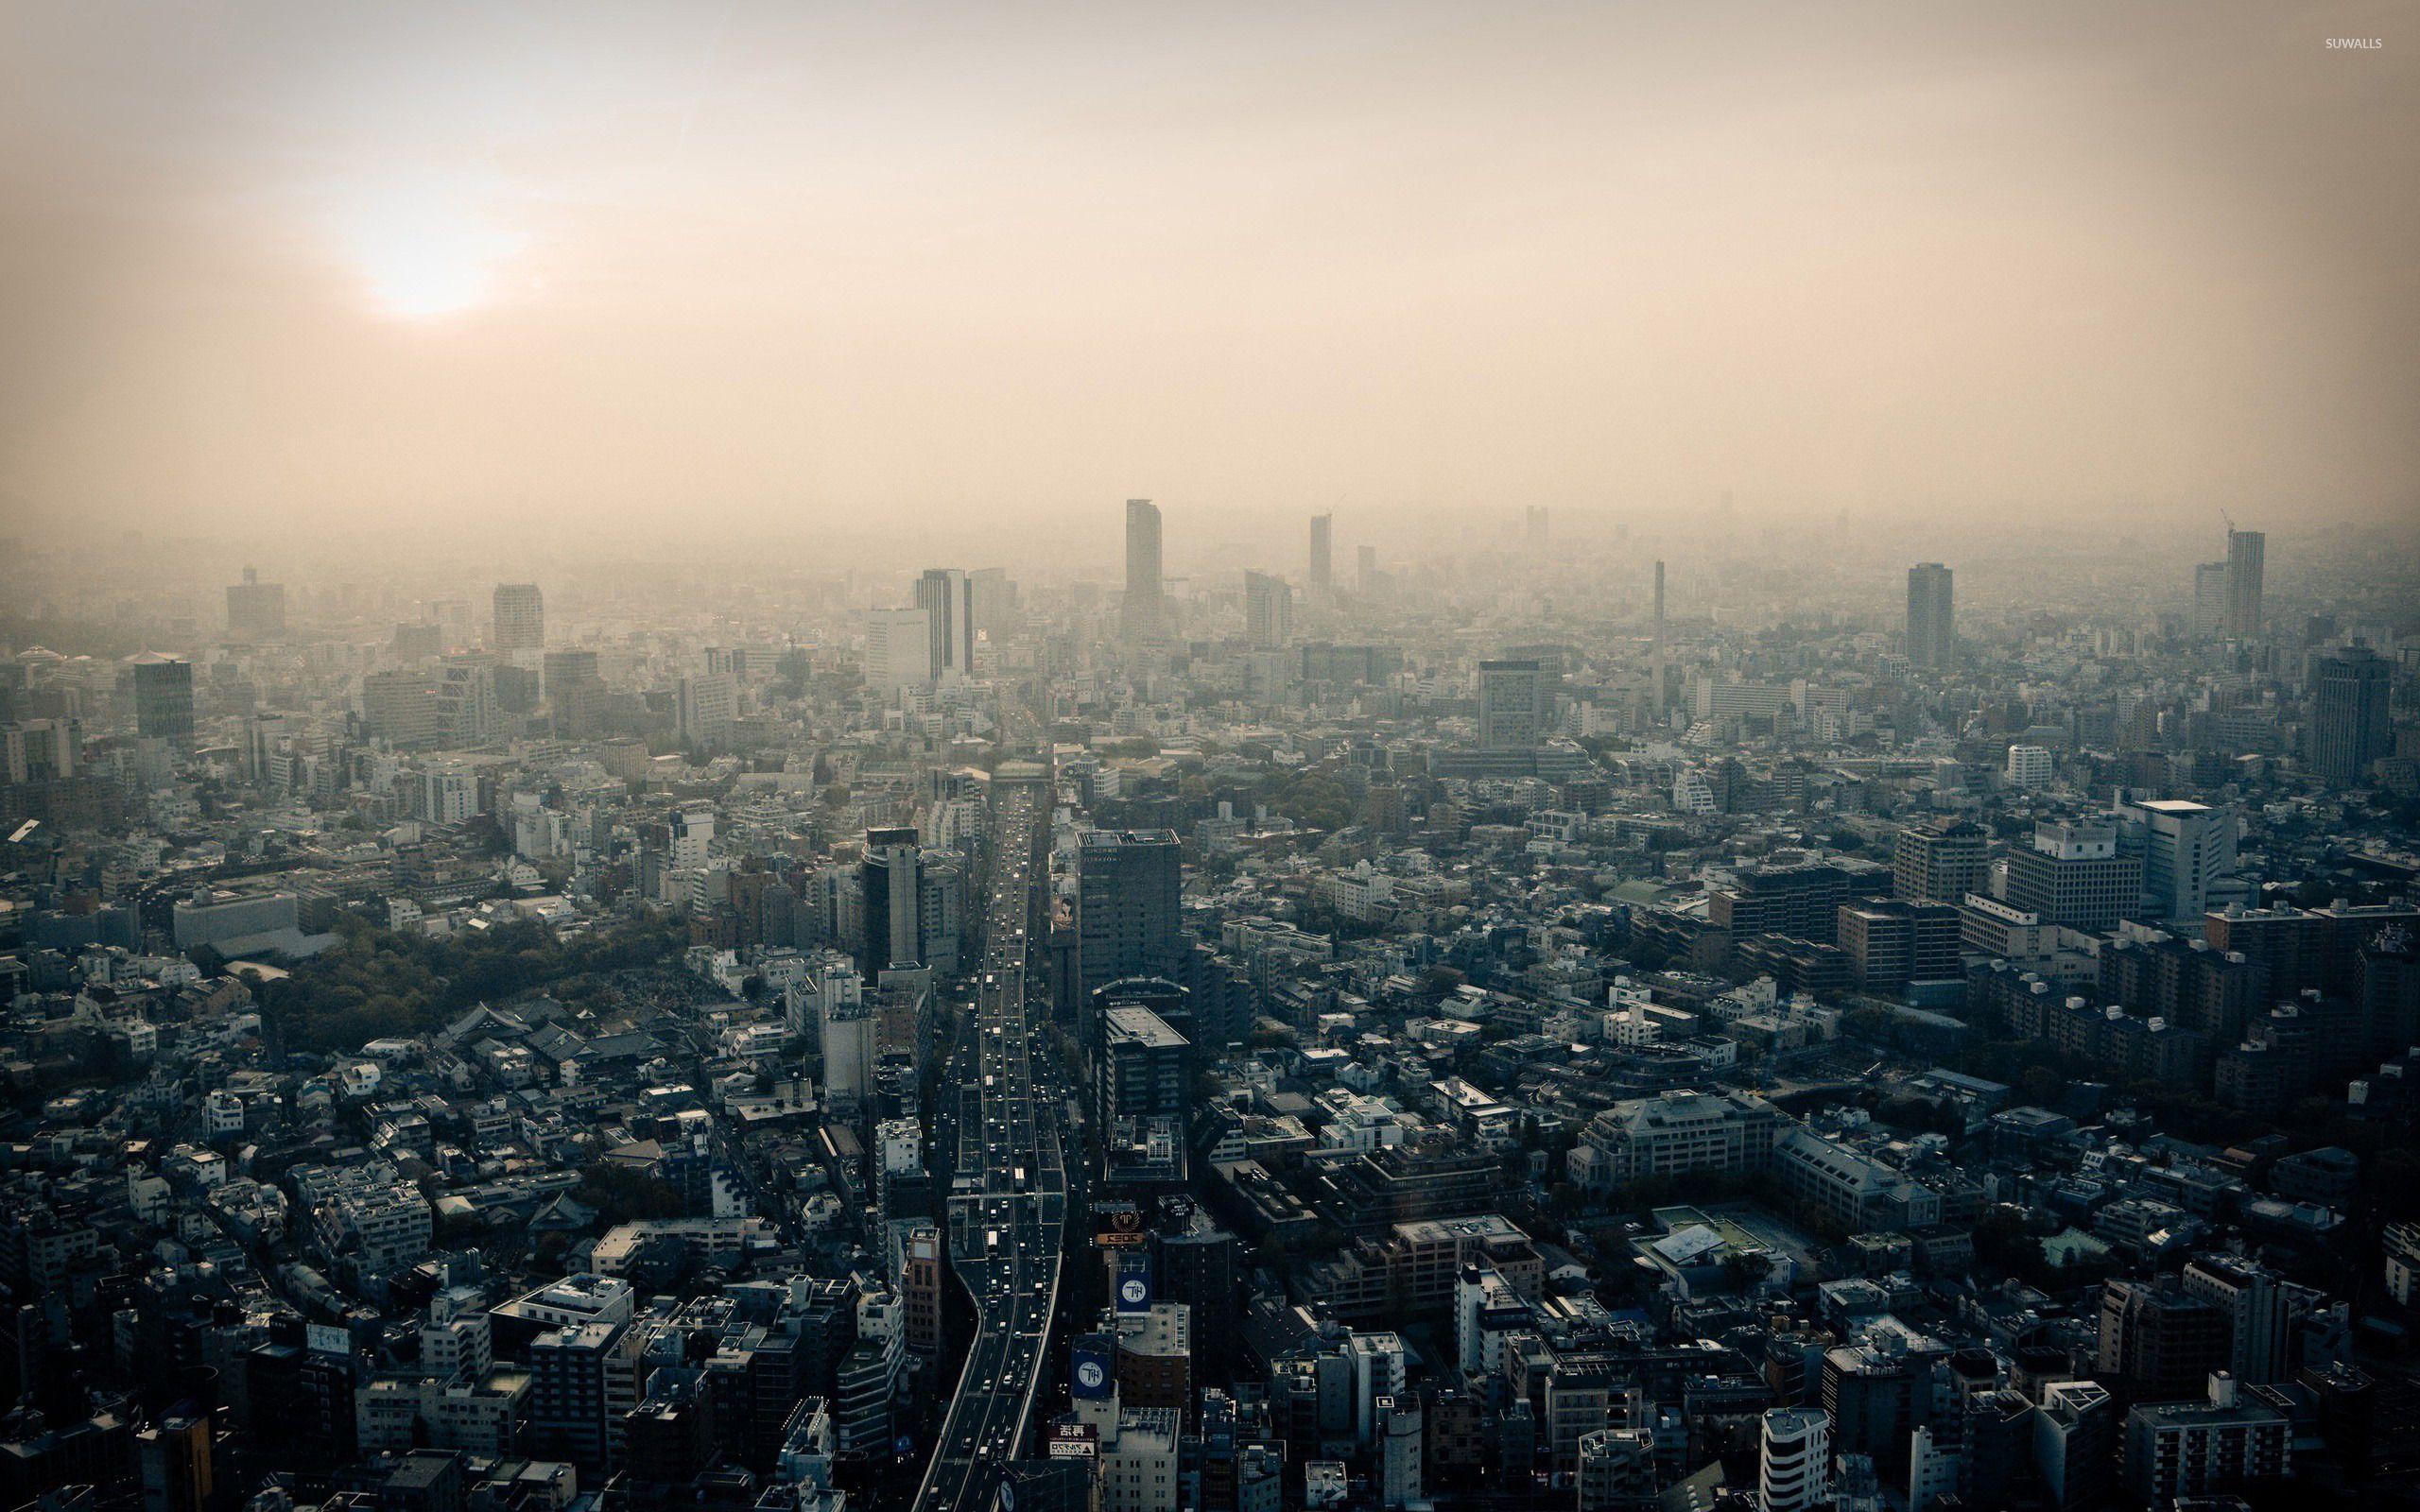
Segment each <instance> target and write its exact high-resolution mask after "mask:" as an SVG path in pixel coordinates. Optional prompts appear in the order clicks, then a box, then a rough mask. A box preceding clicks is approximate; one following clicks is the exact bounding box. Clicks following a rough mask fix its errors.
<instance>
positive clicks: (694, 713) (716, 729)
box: [674, 672, 739, 746]
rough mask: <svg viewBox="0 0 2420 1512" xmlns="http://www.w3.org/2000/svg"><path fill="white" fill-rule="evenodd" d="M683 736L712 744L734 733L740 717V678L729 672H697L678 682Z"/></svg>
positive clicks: (696, 742)
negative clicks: (734, 727) (734, 726)
mask: <svg viewBox="0 0 2420 1512" xmlns="http://www.w3.org/2000/svg"><path fill="white" fill-rule="evenodd" d="M674 693H675V698H676V701H677V704H678V710H677V713H678V717H679V720H680V730H681V738H682V739H683V741H685V742H687V743H688V744H690V745H692V746H712V745H716V744H718V743H720V742H721V741H723V740H726V739H728V738H729V737H730V735H731V727H732V726H733V725H734V724H735V723H736V722H737V721H738V719H739V680H738V679H736V678H734V677H733V676H732V675H731V674H730V673H729V672H695V673H691V674H690V675H689V676H687V677H684V678H683V679H681V680H680V682H679V683H678V684H677V685H676V687H675V690H674Z"/></svg>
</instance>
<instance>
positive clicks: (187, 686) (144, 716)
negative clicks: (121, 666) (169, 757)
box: [126, 651, 193, 750]
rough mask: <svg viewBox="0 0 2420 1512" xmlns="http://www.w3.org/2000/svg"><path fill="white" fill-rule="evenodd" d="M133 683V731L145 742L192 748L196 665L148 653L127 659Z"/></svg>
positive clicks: (178, 747) (151, 652)
mask: <svg viewBox="0 0 2420 1512" xmlns="http://www.w3.org/2000/svg"><path fill="white" fill-rule="evenodd" d="M126 667H127V670H128V671H129V672H130V674H132V677H133V681H134V730H135V733H137V734H139V735H141V736H142V737H143V738H144V739H146V740H164V741H166V742H167V743H168V744H169V745H171V746H173V747H176V748H177V749H179V750H191V749H192V748H193V663H192V662H187V661H184V660H182V659H181V658H178V657H173V656H162V655H161V654H160V653H159V652H157V651H145V652H143V653H141V654H140V655H136V656H130V657H129V658H127V659H126Z"/></svg>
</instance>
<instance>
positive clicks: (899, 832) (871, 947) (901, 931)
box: [856, 825, 924, 976]
mask: <svg viewBox="0 0 2420 1512" xmlns="http://www.w3.org/2000/svg"><path fill="white" fill-rule="evenodd" d="M922 858H923V852H922V851H919V850H918V849H917V845H916V832H915V830H914V829H913V828H911V827H909V826H906V825H895V826H890V827H888V828H885V829H879V830H868V831H867V832H866V852H865V859H864V860H862V861H860V862H859V863H858V864H857V883H858V885H859V886H860V887H861V888H863V889H864V892H863V897H862V905H861V906H862V908H863V910H864V913H863V918H864V925H863V929H862V932H861V933H860V934H859V936H858V938H857V941H856V946H857V967H858V969H859V970H860V971H864V972H865V973H866V974H867V975H868V976H878V975H880V973H881V972H882V971H884V970H885V969H886V968H889V967H894V966H903V967H904V966H915V965H919V964H921V963H922V962H923V961H924V949H923V929H922V927H921V926H922V922H923V918H922V910H921V907H920V901H921V898H922V894H923V888H922V887H921V885H920V881H921V879H920V878H919V877H918V875H917V870H918V863H919V862H920V861H921V860H922Z"/></svg>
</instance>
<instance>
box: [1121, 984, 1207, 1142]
mask: <svg viewBox="0 0 2420 1512" xmlns="http://www.w3.org/2000/svg"><path fill="white" fill-rule="evenodd" d="M1192 1049H1193V1047H1192V1046H1191V1045H1189V1044H1187V1043H1186V1042H1185V1039H1184V1036H1183V1035H1181V1034H1179V1033H1177V1032H1176V1031H1175V1030H1174V1029H1172V1028H1170V1027H1169V1026H1168V1025H1167V1023H1166V1022H1163V1021H1162V1020H1161V1018H1160V1016H1159V1015H1158V1014H1156V1013H1153V1012H1152V1011H1151V1010H1150V1009H1149V1008H1146V1007H1142V1006H1140V1005H1121V1006H1116V1007H1111V1008H1108V1009H1106V1010H1104V1011H1103V1013H1102V1014H1101V1043H1100V1069H1099V1074H1098V1086H1099V1093H1100V1122H1101V1126H1102V1127H1103V1128H1107V1127H1108V1126H1109V1125H1112V1124H1114V1123H1115V1122H1117V1121H1118V1120H1120V1119H1142V1118H1182V1117H1184V1111H1185V1101H1186V1094H1187V1092H1188V1091H1189V1090H1190V1089H1189V1087H1188V1084H1187V1079H1186V1078H1187V1077H1188V1075H1189V1074H1190V1070H1189V1067H1188V1065H1187V1061H1188V1057H1189V1056H1190V1054H1191V1052H1192Z"/></svg>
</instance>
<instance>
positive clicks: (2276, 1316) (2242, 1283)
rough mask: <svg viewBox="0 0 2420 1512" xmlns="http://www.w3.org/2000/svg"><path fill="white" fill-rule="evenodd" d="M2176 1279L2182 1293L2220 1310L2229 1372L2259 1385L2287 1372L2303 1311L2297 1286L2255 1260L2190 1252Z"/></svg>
mask: <svg viewBox="0 0 2420 1512" xmlns="http://www.w3.org/2000/svg"><path fill="white" fill-rule="evenodd" d="M2179 1281H2180V1284H2182V1285H2183V1286H2184V1288H2185V1292H2186V1295H2187V1296H2188V1297H2200V1298H2201V1299H2202V1300H2204V1301H2205V1302H2208V1303H2210V1304H2211V1305H2212V1306H2214V1307H2216V1308H2218V1309H2219V1311H2221V1313H2224V1314H2226V1318H2227V1373H2228V1374H2229V1375H2230V1376H2232V1377H2234V1378H2235V1380H2237V1381H2238V1382H2240V1383H2243V1384H2245V1385H2248V1386H2260V1385H2267V1384H2268V1383H2271V1382H2273V1381H2284V1380H2288V1379H2290V1377H2291V1376H2292V1375H2293V1373H2294V1370H2295V1368H2296V1366H2298V1365H2299V1364H2300V1362H2299V1361H2298V1360H2297V1359H2296V1358H2295V1355H2296V1353H2297V1345H2298V1340H2299V1337H2300V1333H2301V1323H2302V1313H2303V1308H2302V1306H2301V1305H2300V1300H2299V1299H2300V1297H2301V1296H2302V1295H2303V1294H2301V1293H2300V1292H2299V1291H2298V1290H2297V1288H2295V1287H2294V1286H2293V1285H2291V1284H2290V1283H2289V1282H2287V1281H2286V1280H2282V1279H2281V1278H2279V1277H2278V1276H2277V1275H2276V1274H2275V1273H2273V1272H2272V1271H2270V1270H2269V1269H2267V1268H2266V1267H2265V1266H2263V1265H2261V1264H2259V1263H2257V1262H2256V1261H2249V1260H2245V1259H2243V1258H2241V1257H2240V1256H2236V1255H2222V1254H2212V1255H2196V1256H2195V1257H2193V1259H2192V1260H2191V1261H2189V1262H2187V1264H2186V1266H2185V1273H2184V1275H2183V1276H2182V1277H2180V1278H2179Z"/></svg>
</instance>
